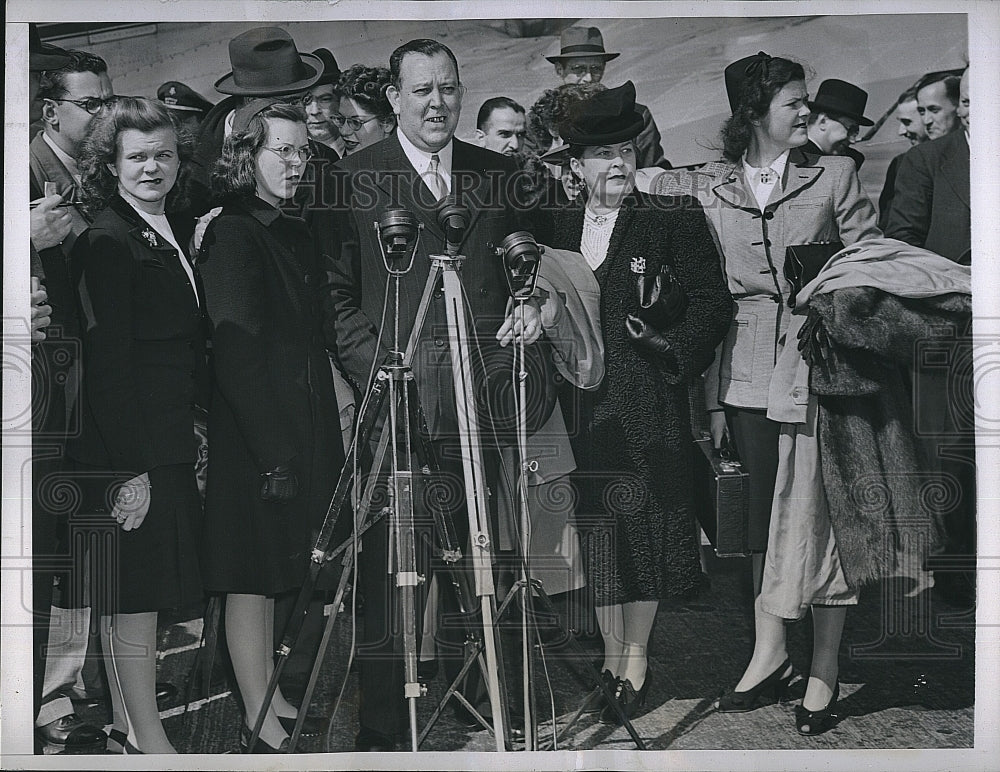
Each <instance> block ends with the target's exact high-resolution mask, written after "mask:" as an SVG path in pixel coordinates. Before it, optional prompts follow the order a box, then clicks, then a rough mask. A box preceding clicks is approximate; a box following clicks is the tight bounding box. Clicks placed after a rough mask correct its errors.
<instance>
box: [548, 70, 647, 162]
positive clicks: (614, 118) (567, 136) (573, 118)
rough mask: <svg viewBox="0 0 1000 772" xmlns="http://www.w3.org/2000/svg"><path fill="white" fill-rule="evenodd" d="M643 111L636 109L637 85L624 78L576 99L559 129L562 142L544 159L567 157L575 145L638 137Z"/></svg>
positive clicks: (611, 142)
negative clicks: (607, 87)
mask: <svg viewBox="0 0 1000 772" xmlns="http://www.w3.org/2000/svg"><path fill="white" fill-rule="evenodd" d="M643 123H644V121H643V119H642V113H640V112H639V111H638V110H636V109H635V84H634V83H632V81H630V80H628V81H625V83H623V84H622V85H621V86H618V87H617V88H609V89H604V90H603V91H599V92H597V93H596V94H594V95H593V96H592V97H590V98H589V99H585V100H583V101H581V102H577V103H576V104H574V105H573V106H572V107H571V108H570V112H569V116H568V117H567V120H566V121H564V122H563V123H562V124H561V125H560V127H559V129H560V131H559V135H560V137H561V138H562V141H563V144H562V145H561V146H559V147H555V148H553V149H552V150H550V151H549V152H547V153H545V154H544V155H543V156H542V157H541V158H542V160H543V161H548V162H550V163H558V162H561V161H563V160H565V157H566V151H567V150H569V148H570V147H571V146H572V145H578V146H583V147H596V146H599V145H613V144H615V143H618V142H626V141H628V140H630V139H635V138H636V137H638V136H639V134H640V133H641V132H642V127H643Z"/></svg>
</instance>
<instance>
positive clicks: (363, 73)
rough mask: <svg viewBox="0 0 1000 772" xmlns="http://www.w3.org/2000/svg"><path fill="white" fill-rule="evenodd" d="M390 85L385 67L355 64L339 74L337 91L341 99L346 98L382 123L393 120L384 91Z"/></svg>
mask: <svg viewBox="0 0 1000 772" xmlns="http://www.w3.org/2000/svg"><path fill="white" fill-rule="evenodd" d="M390 85H392V77H391V76H390V74H389V70H388V69H386V68H385V67H367V66H365V65H363V64H355V65H352V66H351V67H349V68H348V69H346V70H344V72H342V73H340V82H339V83H338V84H337V90H338V91H339V92H340V95H341V97H348V98H350V99H353V100H354V101H355V102H357V103H358V104H359V105H360V106H361V107H362V108H364V109H365V110H367V111H368V112H370V113H371V114H372V115H374V116H375V117H376V118H377V119H378V120H380V121H384V120H388V119H390V118H393V119H394V118H395V115H394V114H393V111H392V105H391V104H389V98H388V97H387V96H386V95H385V90H386V88H388V87H389V86H390Z"/></svg>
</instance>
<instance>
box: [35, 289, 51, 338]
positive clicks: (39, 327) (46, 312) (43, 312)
mask: <svg viewBox="0 0 1000 772" xmlns="http://www.w3.org/2000/svg"><path fill="white" fill-rule="evenodd" d="M48 298H49V296H48V294H46V292H45V287H43V286H42V285H41V283H40V282H39V281H38V277H37V276H32V277H31V342H32V343H37V342H38V341H40V340H45V328H46V327H48V326H49V325H50V324H52V306H50V305H49V304H48V303H46V302H45V301H46V300H48Z"/></svg>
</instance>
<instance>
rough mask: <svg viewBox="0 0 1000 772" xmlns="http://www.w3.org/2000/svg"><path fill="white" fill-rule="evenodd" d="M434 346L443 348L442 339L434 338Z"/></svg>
mask: <svg viewBox="0 0 1000 772" xmlns="http://www.w3.org/2000/svg"><path fill="white" fill-rule="evenodd" d="M434 345H435V346H438V347H440V346H443V345H444V338H435V339H434Z"/></svg>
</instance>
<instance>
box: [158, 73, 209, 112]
mask: <svg viewBox="0 0 1000 772" xmlns="http://www.w3.org/2000/svg"><path fill="white" fill-rule="evenodd" d="M156 98H157V99H159V100H160V101H161V102H163V105H164V106H165V107H166V108H167V109H168V110H177V111H179V112H182V113H207V112H208V111H209V110H211V109H212V107H213V105H212V103H211V102H209V101H208V100H207V99H205V97H203V96H202V95H201V94H199V93H198V92H197V91H195V90H194V89H193V88H191V87H190V86H188V85H187V84H186V83H181V82H180V81H179V80H168V81H167V82H166V83H164V84H163V85H162V86H160V87H159V88H158V89H156Z"/></svg>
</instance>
